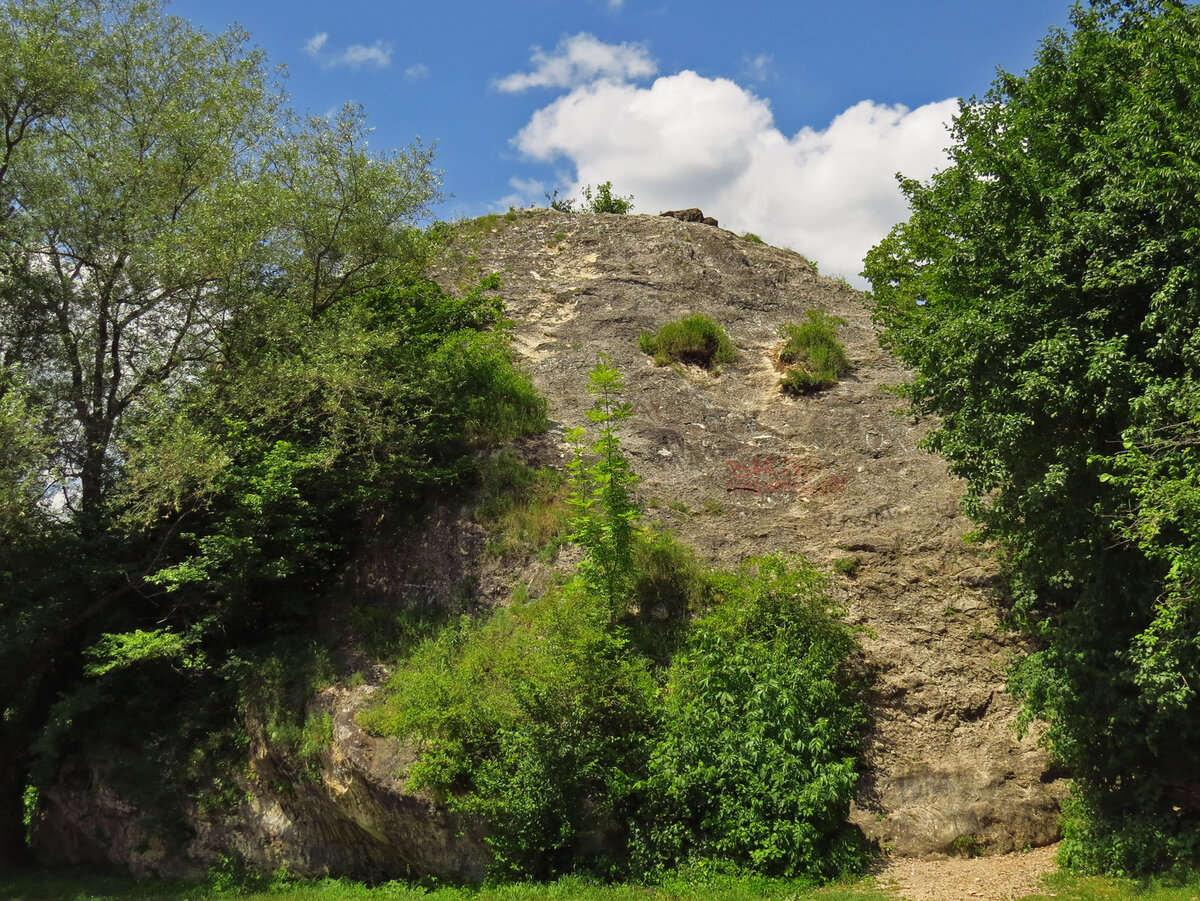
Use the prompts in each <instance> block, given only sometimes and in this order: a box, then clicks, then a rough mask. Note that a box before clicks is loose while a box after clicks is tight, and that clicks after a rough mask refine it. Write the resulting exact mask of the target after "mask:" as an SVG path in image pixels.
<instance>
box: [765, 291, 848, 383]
mask: <svg viewBox="0 0 1200 901" xmlns="http://www.w3.org/2000/svg"><path fill="white" fill-rule="evenodd" d="M805 315H806V320H807V321H805V322H802V323H800V324H799V325H793V324H789V325H785V326H784V327H783V329H782V335H783V337H784V338H785V339H786V341H785V343H784V345H783V350H781V351H780V353H779V361H780V362H781V363H785V364H789V365H790V367H791V368H789V370H788V372H787V374H786V375H785V376H784V377H783V380H782V381H781V382H780V385H781V386H782V388H783V390H784V391H786V392H788V393H789V394H811V393H812V392H814V391H821V390H823V389H825V388H831V387H833V386H834V385H836V384H837V381H838V379H839V378H840V377H841V376H843V375H845V374H846V373H847V372H849V371H850V361H849V360H848V359H847V358H846V348H844V347H843V346H842V344H841V342H840V341H838V338H837V327H838V326H839V325H845V321H844V320H842V319H839V318H838V317H836V316H830V315H829V314H828V313H826V312H824V311H823V310H809V311H808V312H807V313H806V314H805Z"/></svg>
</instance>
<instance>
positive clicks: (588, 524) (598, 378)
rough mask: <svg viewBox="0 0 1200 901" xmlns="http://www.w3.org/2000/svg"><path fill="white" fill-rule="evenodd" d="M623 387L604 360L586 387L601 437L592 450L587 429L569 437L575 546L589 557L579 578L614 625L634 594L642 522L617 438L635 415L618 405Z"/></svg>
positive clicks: (574, 431) (634, 481) (591, 416)
mask: <svg viewBox="0 0 1200 901" xmlns="http://www.w3.org/2000/svg"><path fill="white" fill-rule="evenodd" d="M623 384H624V379H623V377H622V375H621V373H620V371H618V370H617V368H616V367H615V366H612V365H611V364H610V363H608V361H607V360H606V359H605V358H603V357H601V358H600V360H599V361H597V363H596V366H595V368H594V369H593V370H592V371H591V372H590V373H589V375H588V386H587V389H588V392H589V393H591V394H593V395H595V397H596V403H595V405H594V406H593V407H592V409H590V410H589V411H588V413H587V416H588V419H589V420H591V421H592V422H593V423H595V424H596V425H598V426H599V437H598V438H597V439H596V440H595V441H594V442H593V443H592V444H591V445H587V444H585V439H584V430H583V429H581V428H576V429H572V430H571V431H570V432H569V433H568V434H567V441H568V442H569V443H570V444H571V445H572V446H573V447H574V449H575V452H574V456H573V457H572V459H571V462H570V463H569V464H567V471H568V473H569V476H570V487H571V494H570V496H569V497H568V499H567V503H568V505H570V507H571V508H572V509H573V510H574V511H575V516H574V519H573V521H572V528H573V530H574V531H573V532H572V534H571V540H572V541H574V542H576V543H577V544H579V545H581V546H582V547H583V549H584V552H585V556H584V559H583V562H582V563H581V564H580V568H579V573H580V576H581V577H582V578H583V580H584V581H585V582H586V583H587V584H588V586H589V587H590V588H591V589H592V590H593V591H595V592H596V593H598V594H599V595H600V596H601V597H603V598H605V599H606V601H607V603H608V607H609V610H610V615H611V616H612V618H613V619H614V620H617V619H620V618H622V617H623V616H624V614H625V611H626V607H627V606H628V604H629V600H630V593H631V591H632V588H633V578H634V550H635V540H636V534H637V527H636V524H637V516H638V507H637V504H636V503H635V502H634V499H633V496H632V492H633V488H634V486H635V485H636V484H637V476H636V475H635V474H634V472H633V469H632V467H630V465H629V460H628V458H626V457H625V455H624V454H623V453H622V451H621V442H620V437H619V436H618V434H617V424H618V423H620V422H621V421H622V420H624V419H627V418H629V417H630V416H631V415H633V408H632V407H631V406H630V405H629V404H626V403H622V402H621V401H620V399H619V398H620V394H621V389H622V387H623Z"/></svg>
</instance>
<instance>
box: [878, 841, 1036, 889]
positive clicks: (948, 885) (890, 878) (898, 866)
mask: <svg viewBox="0 0 1200 901" xmlns="http://www.w3.org/2000/svg"><path fill="white" fill-rule="evenodd" d="M1056 849H1057V846H1056V845H1051V846H1049V847H1045V848H1034V849H1033V850H1032V851H1024V852H1016V853H1012V854H999V855H996V856H994V857H974V858H961V857H955V858H949V859H946V860H914V859H912V858H901V859H893V860H888V861H885V862H884V863H883V864H882V865H881V867H880V869H879V870H878V871H877V872H876V874H875V876H876V879H877V880H878V881H879V884H880V885H881V886H884V887H892V888H895V889H896V890H897V891H898V892H899V894H900V896H901V897H902V898H904V899H906V901H963V899H968V898H977V899H981V901H1011V899H1014V898H1024V897H1025V896H1027V895H1031V894H1035V893H1037V892H1038V891H1039V889H1041V881H1042V878H1043V877H1044V876H1047V875H1049V874H1051V873H1054V872H1056V871H1057V870H1058V866H1057V865H1056V864H1055V862H1054V852H1055V850H1056Z"/></svg>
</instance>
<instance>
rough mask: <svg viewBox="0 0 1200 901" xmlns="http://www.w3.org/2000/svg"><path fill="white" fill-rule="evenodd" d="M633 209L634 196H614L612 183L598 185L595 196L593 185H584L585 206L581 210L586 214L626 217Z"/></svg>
mask: <svg viewBox="0 0 1200 901" xmlns="http://www.w3.org/2000/svg"><path fill="white" fill-rule="evenodd" d="M632 209H633V195H632V194H629V195H627V196H624V197H622V196H621V195H620V194H614V193H613V189H612V182H611V181H606V182H605V183H604V184H602V185H597V187H596V192H595V194H594V195H593V193H592V186H591V185H584V187H583V205H582V207H581V210H582V212H584V213H614V214H616V215H618V216H624V215H625V214H626V213H628V212H629V211H630V210H632Z"/></svg>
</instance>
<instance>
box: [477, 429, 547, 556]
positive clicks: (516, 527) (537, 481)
mask: <svg viewBox="0 0 1200 901" xmlns="http://www.w3.org/2000/svg"><path fill="white" fill-rule="evenodd" d="M479 482H480V487H479V494H478V498H477V500H476V504H475V519H476V520H477V521H478V522H480V523H481V524H482V525H483V526H484V528H485V529H487V533H488V537H487V552H488V553H489V554H492V555H494V556H497V557H499V556H504V555H507V554H521V555H524V556H531V555H533V554H542V555H552V554H553V553H554V552H555V551H556V550H557V549H558V547H559V546H560V545H561V544H562V542H563V540H564V539H565V538H566V535H567V532H569V531H570V525H569V523H570V511H569V510H568V509H567V503H566V497H567V485H566V478H565V476H564V475H563V474H562V473H561V472H559V471H558V470H557V469H551V468H549V467H535V466H529V465H528V464H526V463H524V462H523V461H522V460H520V459H519V458H518V457H517V455H516V454H515V453H513V452H512V450H505V451H503V452H502V453H500V454H497V455H495V456H492V457H489V458H487V459H485V460H483V461H482V462H481V463H480V464H479Z"/></svg>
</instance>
